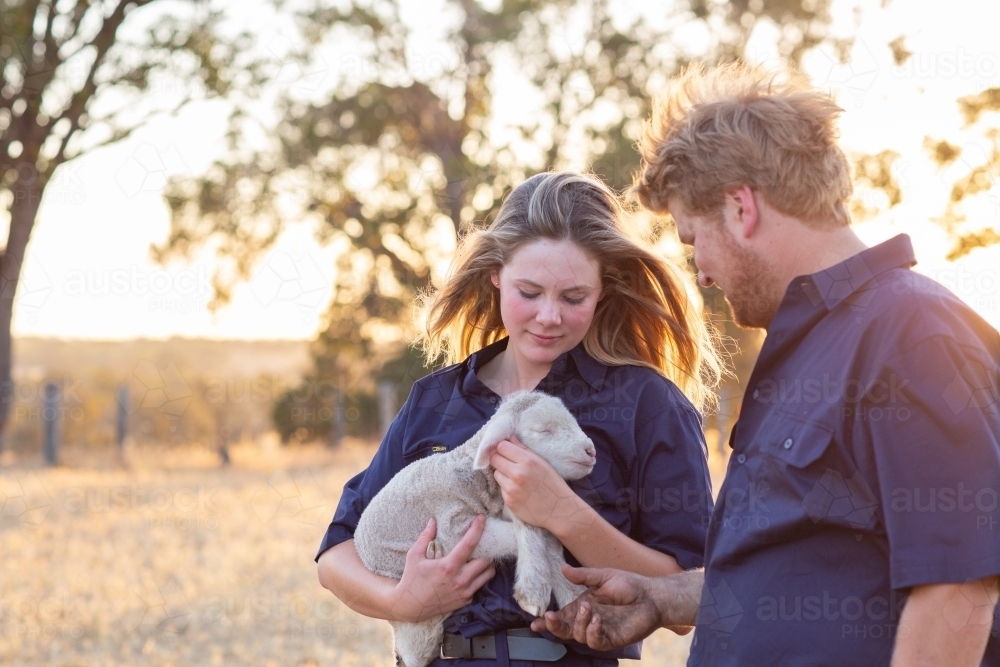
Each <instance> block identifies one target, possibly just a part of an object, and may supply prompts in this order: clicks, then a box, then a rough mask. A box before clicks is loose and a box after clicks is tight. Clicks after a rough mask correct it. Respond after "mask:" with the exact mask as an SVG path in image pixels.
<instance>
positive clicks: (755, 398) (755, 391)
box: [753, 389, 760, 401]
mask: <svg viewBox="0 0 1000 667" xmlns="http://www.w3.org/2000/svg"><path fill="white" fill-rule="evenodd" d="M758 396H760V389H754V390H753V400H755V401H756V400H757V397H758Z"/></svg>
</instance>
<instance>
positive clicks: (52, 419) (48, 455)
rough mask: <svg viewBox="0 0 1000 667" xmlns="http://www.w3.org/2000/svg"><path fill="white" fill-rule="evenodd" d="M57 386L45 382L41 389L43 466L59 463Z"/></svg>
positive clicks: (58, 392) (58, 397)
mask: <svg viewBox="0 0 1000 667" xmlns="http://www.w3.org/2000/svg"><path fill="white" fill-rule="evenodd" d="M59 394H60V391H59V384H58V383H56V382H46V383H45V388H44V389H43V401H44V403H43V407H42V420H43V423H44V424H45V442H44V444H43V447H42V453H43V454H44V456H45V465H50V466H54V465H57V464H58V463H59V451H58V450H59V399H60V396H59Z"/></svg>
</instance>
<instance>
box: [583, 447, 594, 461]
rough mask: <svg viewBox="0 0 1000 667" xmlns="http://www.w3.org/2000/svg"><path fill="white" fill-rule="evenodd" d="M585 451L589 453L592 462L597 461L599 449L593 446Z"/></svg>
mask: <svg viewBox="0 0 1000 667" xmlns="http://www.w3.org/2000/svg"><path fill="white" fill-rule="evenodd" d="M584 451H585V452H587V456H589V457H590V460H591V461H596V460H597V449H595V448H594V446H593V445H590V446H588V447H587V448H586V449H585V450H584Z"/></svg>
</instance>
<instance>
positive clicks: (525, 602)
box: [514, 590, 548, 616]
mask: <svg viewBox="0 0 1000 667" xmlns="http://www.w3.org/2000/svg"><path fill="white" fill-rule="evenodd" d="M514 600H516V601H517V604H518V606H519V607H521V609H523V610H525V611H526V612H528V613H529V614H531V615H532V616H541V615H542V614H544V613H545V610H546V608H547V607H548V604H547V603H542V602H540V601H539V598H535V599H531V598H529V596H527V595H524V594H522V593H521V592H519V591H516V590H515V591H514Z"/></svg>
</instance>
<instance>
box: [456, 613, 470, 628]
mask: <svg viewBox="0 0 1000 667" xmlns="http://www.w3.org/2000/svg"><path fill="white" fill-rule="evenodd" d="M471 621H472V616H471V615H470V614H462V615H461V616H459V617H458V622H459V623H461V624H462V625H468V624H469V622H471Z"/></svg>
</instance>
